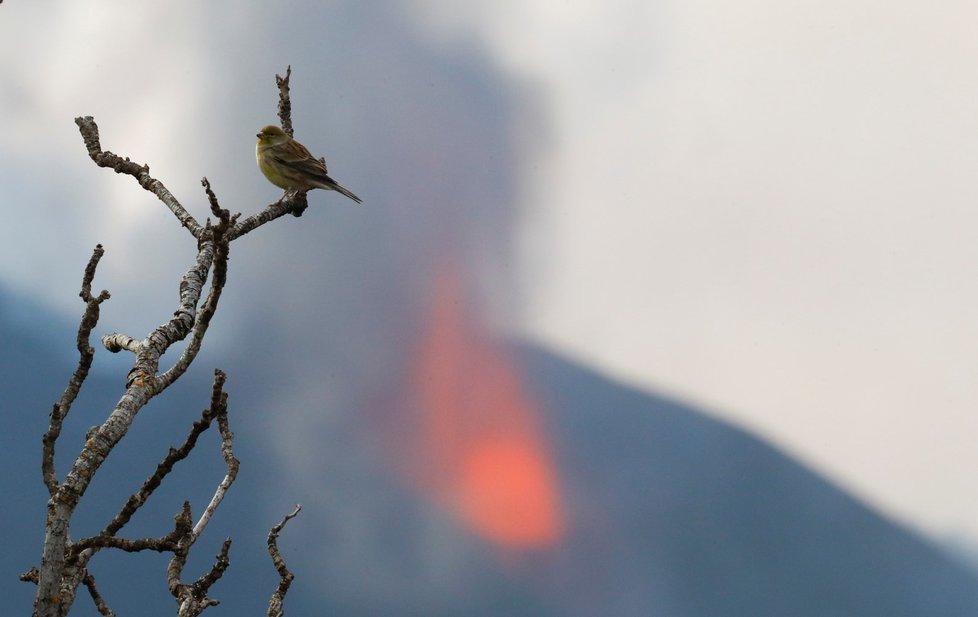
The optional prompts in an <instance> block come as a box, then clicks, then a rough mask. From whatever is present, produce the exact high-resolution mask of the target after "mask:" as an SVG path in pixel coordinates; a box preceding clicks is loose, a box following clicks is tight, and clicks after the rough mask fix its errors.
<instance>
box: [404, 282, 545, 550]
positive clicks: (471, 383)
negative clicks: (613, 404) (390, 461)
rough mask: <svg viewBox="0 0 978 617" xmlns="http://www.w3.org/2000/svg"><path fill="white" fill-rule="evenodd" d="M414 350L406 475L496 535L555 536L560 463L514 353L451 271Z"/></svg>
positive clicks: (539, 541) (529, 539)
mask: <svg viewBox="0 0 978 617" xmlns="http://www.w3.org/2000/svg"><path fill="white" fill-rule="evenodd" d="M417 360H418V362H417V364H416V365H415V372H414V376H413V379H412V382H413V388H414V396H415V400H416V401H417V404H418V406H419V410H420V413H421V418H422V420H421V423H420V426H419V427H418V428H419V429H420V433H421V434H420V436H419V437H420V439H419V440H418V443H417V446H420V447H419V448H417V449H419V450H420V451H421V452H414V453H412V454H411V455H410V456H409V457H408V458H409V460H410V463H411V465H410V469H409V470H408V472H409V474H410V476H411V478H412V480H413V481H415V482H417V483H418V484H419V485H420V487H421V488H422V489H423V490H424V492H425V493H426V494H427V495H428V496H429V497H432V498H434V499H435V500H436V501H437V502H438V503H440V504H442V505H444V506H446V507H447V508H448V509H449V510H450V511H451V512H453V513H454V514H455V515H456V516H457V517H458V518H459V520H460V521H461V522H462V523H464V524H465V525H466V526H468V527H469V528H470V529H472V530H473V531H476V532H478V533H479V534H481V535H482V536H483V537H485V538H487V539H489V540H492V541H493V542H495V543H497V544H499V545H502V546H505V547H508V548H532V547H544V546H548V545H552V544H553V543H555V542H556V541H558V540H559V539H560V537H561V535H562V534H563V531H564V516H563V511H562V507H561V502H560V495H559V490H558V479H557V472H556V470H555V467H554V464H553V462H552V460H551V458H550V454H549V451H548V449H547V447H546V445H545V443H544V440H543V437H542V435H541V434H540V431H539V429H538V427H537V420H536V416H537V411H536V408H535V407H534V405H533V404H532V403H531V401H530V400H529V397H528V396H527V394H526V392H525V391H524V389H523V387H522V385H521V383H520V379H519V374H518V371H517V369H516V367H515V365H514V363H513V361H512V359H511V358H509V357H507V355H506V353H505V352H504V350H503V349H502V348H501V347H500V346H499V345H497V344H495V343H494V342H493V341H492V340H491V339H490V337H489V336H488V335H487V333H486V332H485V331H484V330H483V329H482V328H481V327H480V324H479V323H478V322H477V321H476V320H475V319H473V318H472V317H471V316H470V315H469V314H468V312H467V310H466V304H465V298H464V296H463V294H462V285H460V284H459V279H458V278H457V275H455V274H454V273H447V274H443V275H441V276H440V277H439V278H438V280H437V281H436V289H435V296H434V306H433V310H432V311H431V314H430V320H429V322H428V324H427V327H426V329H425V331H424V332H423V334H422V342H421V345H420V352H419V357H418V358H417ZM411 441H413V440H411ZM401 445H402V446H403V445H404V444H401ZM408 450H415V448H410V447H409V448H408ZM406 453H407V452H405V454H406Z"/></svg>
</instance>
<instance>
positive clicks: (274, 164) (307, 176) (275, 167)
mask: <svg viewBox="0 0 978 617" xmlns="http://www.w3.org/2000/svg"><path fill="white" fill-rule="evenodd" d="M255 158H256V159H257V160H258V169H260V170H261V172H262V173H263V174H265V177H266V178H268V181H269V182H271V183H272V184H274V185H275V186H277V187H279V188H282V189H285V190H287V191H288V190H294V191H308V190H311V189H326V190H329V191H336V192H338V193H342V194H343V195H346V196H347V197H349V198H350V199H352V200H353V201H355V202H357V203H360V202H361V199H360V198H359V197H357V196H356V195H354V194H353V192H352V191H350V190H349V189H346V188H344V187H342V186H340V184H339V183H338V182H337V181H336V180H333V179H332V178H330V177H329V175H328V174H327V173H326V164H325V163H324V162H323V161H321V160H319V159H317V158H315V157H314V156H313V155H312V154H311V153H310V152H309V150H308V149H307V148H306V147H305V146H303V145H302V144H300V143H299V142H297V141H296V140H294V139H292V137H290V136H289V134H288V133H286V132H285V131H283V130H282V128H281V127H278V126H275V125H274V124H269V125H268V126H266V127H264V128H263V129H262V130H261V131H259V132H258V143H257V144H256V145H255Z"/></svg>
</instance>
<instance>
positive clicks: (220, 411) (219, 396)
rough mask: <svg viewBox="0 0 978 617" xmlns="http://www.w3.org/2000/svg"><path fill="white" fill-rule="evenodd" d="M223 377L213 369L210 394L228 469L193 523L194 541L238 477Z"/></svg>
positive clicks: (221, 373)
mask: <svg viewBox="0 0 978 617" xmlns="http://www.w3.org/2000/svg"><path fill="white" fill-rule="evenodd" d="M224 379H225V376H224V373H223V372H221V371H220V370H217V371H215V379H214V390H213V393H212V394H211V410H212V411H213V413H214V415H215V416H216V417H217V428H218V430H219V431H220V432H221V454H222V455H223V456H224V462H225V464H226V465H227V469H228V471H227V474H225V476H224V479H223V480H221V483H220V484H218V486H217V490H216V491H214V496H213V497H211V501H210V503H209V504H207V508H205V509H204V513H203V514H201V516H200V520H198V521H197V524H196V525H194V530H193V534H192V537H193V541H194V542H195V541H196V540H197V538H199V537H200V534H202V533H203V532H204V529H206V528H207V523H208V522H210V519H211V517H212V516H214V512H215V511H216V510H217V507H218V506H219V505H221V501H223V500H224V495H226V494H227V491H228V489H229V488H231V485H232V484H234V480H235V479H236V478H237V477H238V467H239V466H240V463H239V462H238V459H237V458H235V456H234V433H232V432H231V427H230V426H229V424H228V395H227V392H225V391H224V390H223V389H222V386H223V384H224Z"/></svg>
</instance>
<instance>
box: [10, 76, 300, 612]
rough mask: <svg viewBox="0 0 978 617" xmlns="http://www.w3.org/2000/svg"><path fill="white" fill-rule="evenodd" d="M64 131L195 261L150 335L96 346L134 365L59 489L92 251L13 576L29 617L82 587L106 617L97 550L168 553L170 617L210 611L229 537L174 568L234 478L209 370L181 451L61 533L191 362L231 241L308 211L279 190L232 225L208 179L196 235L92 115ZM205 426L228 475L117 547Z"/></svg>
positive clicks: (284, 572) (89, 320)
mask: <svg viewBox="0 0 978 617" xmlns="http://www.w3.org/2000/svg"><path fill="white" fill-rule="evenodd" d="M290 75H291V68H289V70H287V71H286V73H285V77H280V76H278V75H276V76H275V78H276V82H277V84H278V88H279V119H280V120H281V123H282V127H283V128H284V129H285V130H286V131H287V132H288V134H289V135H292V120H291V102H290V98H289V77H290ZM75 123H76V124H77V125H78V128H79V130H80V131H81V135H82V139H83V140H84V142H85V147H86V148H87V149H88V155H89V156H90V157H91V158H92V160H93V161H95V164H96V165H98V166H99V167H108V168H110V169H112V170H114V171H115V172H116V173H119V174H124V175H129V176H132V177H133V178H135V179H136V181H137V182H138V183H139V185H140V186H141V187H143V188H144V189H145V190H147V191H149V192H151V193H153V194H154V195H156V196H157V197H158V198H159V200H160V201H161V202H163V204H164V205H166V207H167V208H169V209H170V211H171V212H173V214H174V216H176V218H177V220H178V221H179V222H180V224H181V225H182V226H183V227H185V228H186V229H187V231H188V232H190V234H191V235H193V237H194V238H195V239H196V240H197V255H196V257H195V259H194V260H193V263H192V264H191V265H190V267H189V269H188V270H187V271H186V273H185V274H184V275H183V277H182V278H181V280H180V285H179V292H180V302H179V306H177V309H176V311H175V312H174V313H173V317H171V318H170V319H168V320H167V321H165V322H164V323H162V324H160V325H159V326H157V327H156V328H155V329H154V330H153V331H151V332H149V333H148V334H147V335H146V336H145V337H143V338H142V339H137V338H133V337H132V336H128V335H126V334H119V333H116V334H110V335H106V336H103V337H102V339H101V341H102V344H103V346H105V348H106V349H108V350H109V351H111V352H114V353H115V352H122V351H125V352H129V353H131V354H132V355H133V358H134V362H133V366H132V370H130V371H129V374H128V377H127V380H126V390H125V393H124V394H123V395H122V398H120V399H119V401H118V403H116V405H115V408H114V409H113V410H112V412H111V413H110V414H109V416H108V417H107V418H106V419H105V421H104V422H103V423H102V424H101V426H98V427H94V428H93V429H91V430H90V431H89V433H88V435H87V436H86V440H85V444H84V446H83V448H82V450H81V452H80V453H78V455H77V457H76V459H75V461H74V463H73V464H72V466H71V469H70V471H69V472H68V474H67V475H66V476H65V477H64V478H63V479H59V478H58V477H57V474H56V472H55V447H56V446H57V445H58V438H59V436H60V435H61V428H62V424H63V422H64V419H65V417H66V416H67V415H68V412H69V411H70V410H71V405H72V403H73V401H74V400H75V397H76V396H77V395H78V393H79V391H80V390H81V388H82V386H83V384H84V382H85V378H86V376H87V375H88V371H89V368H90V367H91V365H92V360H93V358H94V355H95V350H94V349H93V348H92V346H91V345H90V344H89V338H90V335H91V332H92V329H93V328H94V327H95V325H96V323H97V322H98V318H99V307H100V305H101V304H102V302H104V301H106V300H108V299H109V292H107V291H102V292H101V293H99V294H98V295H93V294H92V283H93V281H94V279H95V272H96V268H97V266H98V263H99V260H100V259H101V258H102V255H103V249H102V246H101V245H99V246H97V247H96V248H95V251H94V253H93V254H92V257H91V259H90V260H89V262H88V265H87V267H86V268H85V274H84V277H83V279H82V290H81V294H80V295H81V298H82V300H83V301H84V303H85V311H84V314H83V316H82V319H81V324H80V326H79V328H78V338H77V346H78V352H79V356H80V357H79V360H78V366H77V368H76V369H75V371H74V373H73V374H72V376H71V378H70V380H69V382H68V386H67V388H66V389H65V391H64V394H63V395H62V396H61V398H60V400H59V401H58V402H57V403H55V404H54V407H53V409H52V410H51V417H50V423H49V426H48V430H47V432H45V434H44V437H43V439H42V461H41V472H42V475H43V479H44V484H45V486H47V489H48V492H49V494H50V500H49V501H48V508H47V519H46V525H45V534H44V546H43V551H42V555H41V563H40V566H39V567H35V568H31V570H29V571H28V572H26V573H24V574H23V575H22V576H21V579H22V580H24V581H29V582H33V583H35V584H36V585H37V595H36V597H35V600H34V613H33V614H34V617H65V616H66V615H67V614H68V612H69V611H70V610H71V607H72V606H73V604H74V602H75V599H76V596H77V594H78V589H79V587H80V586H82V585H84V586H85V588H86V589H87V590H88V592H89V595H91V598H92V600H93V602H94V603H95V606H96V608H97V609H98V611H99V613H100V614H101V615H105V616H112V615H114V614H115V613H114V612H113V611H112V609H110V608H109V606H108V604H107V602H106V600H105V598H103V597H102V595H101V594H100V593H99V591H98V588H97V586H96V582H95V579H94V577H93V576H92V574H91V573H90V572H89V570H88V564H89V562H90V561H91V560H92V558H93V557H95V555H96V554H98V553H99V552H100V551H103V550H107V549H115V550H122V551H127V552H139V551H159V552H167V553H171V554H172V558H171V559H170V562H169V566H168V567H167V571H166V578H167V584H168V587H169V590H170V593H171V594H172V595H173V597H174V599H175V600H176V604H177V611H176V614H177V615H178V617H194V616H196V615H200V614H201V613H202V612H203V611H204V610H205V609H207V607H209V606H213V605H215V604H217V603H218V601H217V600H215V599H212V598H211V597H209V595H208V592H209V590H210V588H211V586H212V585H213V584H214V583H215V582H217V580H218V579H220V578H221V576H222V575H223V574H224V571H225V570H226V569H227V567H228V564H229V561H228V552H229V550H230V547H231V539H230V538H228V539H227V540H225V542H224V544H223V545H222V546H221V548H220V550H219V552H218V555H217V558H216V560H215V562H214V565H213V566H212V567H211V569H210V570H209V571H208V572H205V573H203V574H202V575H201V576H199V577H198V578H197V579H196V580H193V581H190V582H188V581H187V580H185V579H184V571H183V570H184V566H185V564H186V562H187V556H188V554H189V552H190V550H191V549H192V548H193V546H194V543H195V542H196V540H197V538H198V537H199V536H200V534H201V533H202V532H203V530H204V528H205V527H206V526H207V524H208V522H209V521H210V519H211V517H212V516H213V514H214V512H215V510H216V509H217V508H218V506H219V505H220V504H221V501H222V499H223V498H224V495H225V493H226V492H227V490H228V489H229V488H230V486H231V484H232V483H233V482H234V479H235V476H236V475H237V471H238V460H237V459H236V458H235V456H234V450H233V438H234V436H233V434H232V433H231V430H230V427H229V422H228V407H227V393H226V392H225V391H224V383H225V375H224V373H223V372H222V371H221V370H220V369H217V370H215V371H214V385H213V390H212V393H211V400H210V405H209V407H208V408H207V409H205V410H204V412H203V414H202V415H201V417H200V420H198V421H197V422H195V423H194V424H193V427H192V428H191V430H190V433H189V435H188V436H187V438H186V440H185V441H184V443H183V444H182V445H181V446H179V447H177V448H170V450H169V452H168V453H167V455H166V456H165V457H164V458H163V460H162V461H161V462H160V464H159V465H158V466H157V468H156V470H155V471H154V472H153V473H152V474H150V476H149V478H148V479H147V480H146V481H145V482H144V483H143V485H142V487H141V488H140V489H139V490H137V491H136V492H134V493H133V494H132V495H131V496H130V497H129V499H128V501H127V502H126V503H125V505H123V506H122V508H121V509H120V510H119V511H118V513H116V514H115V516H114V517H113V518H112V519H111V520H110V521H109V522H108V523H107V524H106V525H105V527H104V528H103V529H102V531H101V532H99V533H98V534H97V535H94V536H90V537H84V538H77V539H73V538H72V537H71V534H70V530H71V521H72V516H73V514H74V512H75V509H76V506H77V505H78V503H79V501H80V500H81V499H82V498H83V497H84V496H85V491H86V489H87V488H88V487H89V484H90V483H91V481H92V479H93V478H94V477H95V474H96V473H98V471H99V468H100V467H101V466H102V463H103V462H105V460H106V458H107V457H108V456H109V455H110V454H111V453H112V450H113V449H114V448H115V446H116V445H117V444H118V443H119V441H120V440H121V439H122V438H123V437H125V435H126V432H127V431H128V430H129V429H130V427H131V426H132V424H133V421H134V420H135V419H136V415H137V414H138V413H139V411H140V410H141V409H142V408H143V407H144V406H145V405H146V404H147V403H148V402H149V401H150V400H151V399H153V398H154V397H156V396H158V395H159V394H160V393H162V392H163V391H164V390H165V389H166V388H167V387H169V386H170V385H171V384H172V383H173V382H174V381H176V380H177V379H179V378H180V376H181V375H183V374H184V373H185V372H186V371H187V369H188V368H189V367H190V365H191V364H192V363H193V361H194V359H195V358H196V357H197V353H198V352H199V351H200V348H201V343H202V342H203V340H204V336H205V335H206V334H207V328H208V326H209V325H210V322H211V319H212V318H213V316H214V313H215V311H216V310H217V307H218V303H219V301H220V299H221V291H222V290H223V289H224V285H225V283H226V281H227V269H228V252H229V250H230V247H231V243H232V242H234V241H235V240H237V239H238V238H240V237H241V236H243V235H245V234H247V233H249V232H252V231H254V230H256V229H258V228H259V227H261V226H262V225H265V224H266V223H269V222H271V221H273V220H275V219H277V218H279V217H281V216H283V215H285V214H287V213H288V214H292V215H294V216H300V215H301V214H302V212H303V211H304V210H305V208H306V206H307V201H306V195H305V193H302V192H299V193H296V192H286V193H285V194H283V195H282V197H281V198H280V199H279V200H278V201H276V202H274V203H272V204H269V205H268V206H267V207H265V208H264V209H263V210H262V211H261V212H259V213H258V214H255V215H253V216H249V217H247V218H244V219H241V217H240V214H234V215H232V214H231V213H230V212H229V211H228V210H226V209H224V208H221V206H220V204H219V203H218V199H217V195H216V194H215V193H214V191H213V190H212V189H211V186H210V183H209V182H208V181H207V178H204V179H203V180H202V184H203V187H204V192H205V193H206V195H207V200H208V203H209V205H210V211H211V214H212V215H213V217H214V220H213V221H211V219H210V218H208V219H207V220H206V221H205V223H204V224H203V225H202V224H200V223H199V222H198V221H197V220H196V219H195V218H194V217H193V216H192V215H191V214H190V213H189V212H188V211H187V210H186V209H185V208H184V207H183V206H182V205H181V204H180V202H179V201H177V199H176V197H174V196H173V194H171V193H170V191H168V190H167V188H166V187H165V186H164V185H163V183H162V182H160V181H159V180H157V179H156V178H154V177H152V176H151V175H150V173H149V167H148V166H147V165H140V164H138V163H135V162H133V161H130V160H129V159H128V158H123V157H120V156H118V155H116V154H113V153H112V152H109V151H107V150H103V149H102V145H101V142H100V140H99V134H98V126H96V124H95V120H94V119H93V118H92V117H91V116H87V117H84V118H76V119H75ZM208 279H209V280H210V284H209V287H207V288H206V296H205V295H204V292H205V286H207V282H208ZM202 296H204V298H203V301H201V297H202ZM188 337H189V340H187V339H188ZM185 340H186V341H187V342H186V345H185V346H184V348H183V351H182V353H181V354H180V356H179V358H178V359H177V360H176V362H174V363H173V364H172V365H171V366H168V367H166V368H164V369H161V368H160V358H161V356H163V354H164V353H165V352H166V351H167V350H168V349H170V347H171V346H173V345H175V344H177V343H179V342H181V341H185ZM215 421H216V422H217V426H218V430H219V432H220V434H221V452H222V454H223V457H224V461H225V463H226V466H227V472H226V475H225V476H224V479H223V480H221V482H220V483H219V484H218V486H217V488H216V489H215V491H214V495H213V497H212V498H211V500H210V503H209V504H208V505H207V507H206V508H205V509H204V511H203V512H201V513H200V515H199V516H198V517H197V518H196V521H195V520H194V516H193V514H192V512H191V508H190V504H189V502H185V503H184V506H183V508H182V510H181V511H180V512H179V513H177V515H176V518H175V523H174V525H173V528H172V531H170V532H169V533H166V534H165V535H162V536H160V537H156V538H127V537H124V536H122V535H120V534H121V532H122V531H123V529H124V528H125V526H126V524H127V523H128V522H129V521H130V519H131V518H132V516H133V515H134V514H135V513H136V512H137V511H138V510H139V509H140V508H141V507H142V506H143V505H144V504H145V503H146V502H147V500H148V499H149V498H150V496H151V495H152V494H153V492H154V491H155V490H156V488H157V487H159V486H160V484H161V483H162V482H163V480H164V479H165V478H166V477H167V475H168V474H169V473H170V471H171V470H172V469H173V467H174V465H176V464H177V463H178V462H180V461H181V460H183V459H184V458H186V457H187V455H188V454H189V453H190V452H191V450H193V448H194V447H195V445H196V444H197V439H198V437H199V436H200V435H201V434H202V433H203V432H204V431H206V430H207V429H208V428H209V427H210V426H211V425H212V424H213V423H214V422H215ZM299 509H300V507H299V506H296V509H295V510H294V511H293V512H292V513H290V514H289V515H287V516H286V517H285V518H284V519H283V520H282V521H281V522H280V523H279V524H278V525H275V526H274V527H273V528H272V530H271V532H270V533H269V536H268V548H269V554H270V555H271V557H272V563H273V564H274V566H275V567H276V569H277V570H278V571H279V575H280V577H281V581H280V583H279V585H278V588H277V589H276V590H275V592H274V593H273V595H272V598H271V601H270V603H269V607H268V615H269V617H279V616H280V615H282V614H283V611H282V600H283V598H284V596H285V593H286V592H287V591H288V588H289V585H290V584H291V582H292V573H291V572H289V571H288V569H287V568H286V567H285V563H284V561H283V560H282V557H281V555H280V554H279V552H278V549H277V546H276V540H277V537H278V534H279V532H280V531H281V530H282V527H284V525H285V524H286V523H287V522H288V521H289V520H290V519H292V518H293V517H294V516H296V515H297V514H298V513H299Z"/></svg>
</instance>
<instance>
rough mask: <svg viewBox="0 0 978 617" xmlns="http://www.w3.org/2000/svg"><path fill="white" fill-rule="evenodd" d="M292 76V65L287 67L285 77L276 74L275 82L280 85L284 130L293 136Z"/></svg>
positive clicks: (279, 114)
mask: <svg viewBox="0 0 978 617" xmlns="http://www.w3.org/2000/svg"><path fill="white" fill-rule="evenodd" d="M290 77H292V65H291V64H290V65H289V66H288V67H286V69H285V77H282V76H280V75H277V74H276V75H275V84H276V85H278V119H279V122H281V123H282V130H283V131H285V132H286V133H288V134H289V137H292V100H291V99H290V98H289V78H290Z"/></svg>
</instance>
